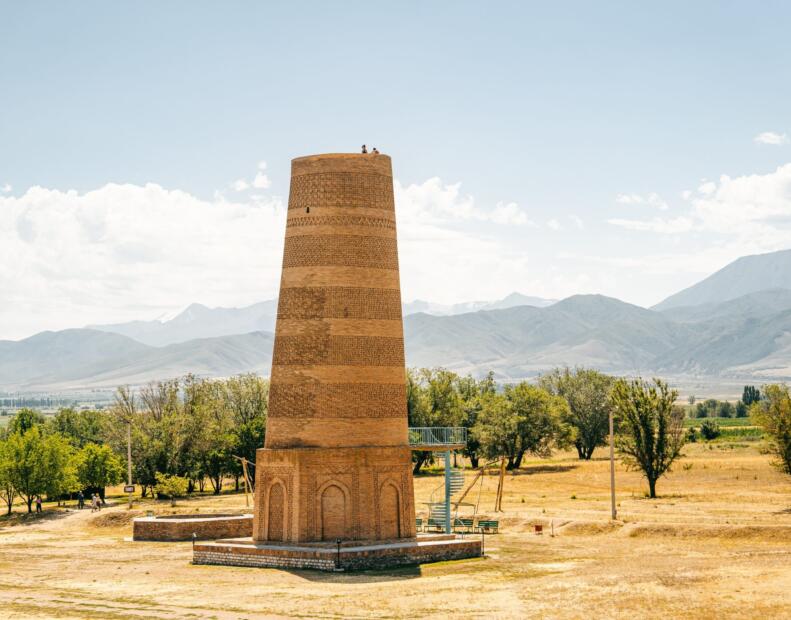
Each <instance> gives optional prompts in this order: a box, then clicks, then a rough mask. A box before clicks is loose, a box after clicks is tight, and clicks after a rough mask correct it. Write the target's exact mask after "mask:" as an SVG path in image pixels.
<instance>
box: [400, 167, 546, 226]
mask: <svg viewBox="0 0 791 620" xmlns="http://www.w3.org/2000/svg"><path fill="white" fill-rule="evenodd" d="M460 187H461V183H454V184H446V183H443V182H442V179H440V178H438V177H432V178H430V179H428V180H427V181H425V182H423V183H421V184H420V185H417V184H414V183H413V184H411V185H408V186H406V187H404V186H403V185H401V183H400V182H399V181H398V180H396V181H395V182H394V191H395V200H396V205H397V206H398V207H399V212H401V211H405V212H406V213H407V214H408V215H409V217H414V218H416V219H417V220H419V221H422V222H424V223H429V222H430V223H435V224H437V223H440V222H452V221H454V220H455V221H463V220H478V221H482V222H492V223H494V224H507V225H515V226H535V224H534V223H533V222H532V221H531V220H530V218H528V216H527V212H526V211H525V210H524V209H522V208H521V207H519V205H518V204H516V203H515V202H507V203H506V202H498V203H497V204H496V205H495V207H494V209H482V208H480V207H478V206H477V205H476V204H475V199H474V198H473V197H472V196H464V195H462V194H461V192H460V191H459V189H460Z"/></svg>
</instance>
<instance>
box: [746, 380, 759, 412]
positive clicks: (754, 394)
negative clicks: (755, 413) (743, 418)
mask: <svg viewBox="0 0 791 620" xmlns="http://www.w3.org/2000/svg"><path fill="white" fill-rule="evenodd" d="M759 400H761V390H759V389H758V388H757V387H755V386H754V385H745V386H744V390H743V391H742V402H743V403H744V404H745V405H747V406H748V407H749V406H750V405H752V404H753V403H757V402H758V401H759Z"/></svg>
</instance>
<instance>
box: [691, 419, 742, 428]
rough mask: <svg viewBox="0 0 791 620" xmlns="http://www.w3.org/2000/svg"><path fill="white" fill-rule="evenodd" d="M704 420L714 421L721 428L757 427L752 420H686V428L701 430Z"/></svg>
mask: <svg viewBox="0 0 791 620" xmlns="http://www.w3.org/2000/svg"><path fill="white" fill-rule="evenodd" d="M703 420H714V421H715V422H717V424H719V425H720V428H729V427H740V426H755V422H753V421H752V420H751V419H750V418H685V419H684V427H685V428H699V427H700V424H701V422H703Z"/></svg>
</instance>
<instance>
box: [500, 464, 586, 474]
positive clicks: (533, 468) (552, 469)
mask: <svg viewBox="0 0 791 620" xmlns="http://www.w3.org/2000/svg"><path fill="white" fill-rule="evenodd" d="M577 468H579V465H530V466H529V467H524V468H522V469H512V470H510V471H506V472H505V475H506V476H509V475H510V476H532V475H533V474H562V473H564V472H567V471H572V470H575V469H577Z"/></svg>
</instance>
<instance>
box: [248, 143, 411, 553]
mask: <svg viewBox="0 0 791 620" xmlns="http://www.w3.org/2000/svg"><path fill="white" fill-rule="evenodd" d="M406 411H407V410H406V388H405V376H404V337H403V324H402V317H401V293H400V284H399V275H398V251H397V246H396V221H395V207H394V202H393V178H392V170H391V164H390V158H389V157H388V156H387V155H374V154H371V155H362V154H360V155H358V154H329V155H314V156H310V157H300V158H297V159H294V160H293V161H292V162H291V190H290V195H289V200H288V219H287V222H286V240H285V249H284V252H283V272H282V278H281V281H280V302H279V306H278V313H277V326H276V330H275V345H274V354H273V358H272V381H271V388H270V394H269V419H268V422H267V432H266V442H265V446H264V448H262V449H259V450H258V454H257V456H256V489H255V494H256V501H255V515H254V525H253V539H254V540H255V541H257V542H270V541H271V542H275V541H283V542H292V543H294V542H308V541H322V540H331V541H335V540H336V539H339V538H340V539H342V540H386V539H396V538H406V537H413V536H415V506H414V494H413V490H412V471H411V451H410V448H409V445H408V439H407V416H406Z"/></svg>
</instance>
